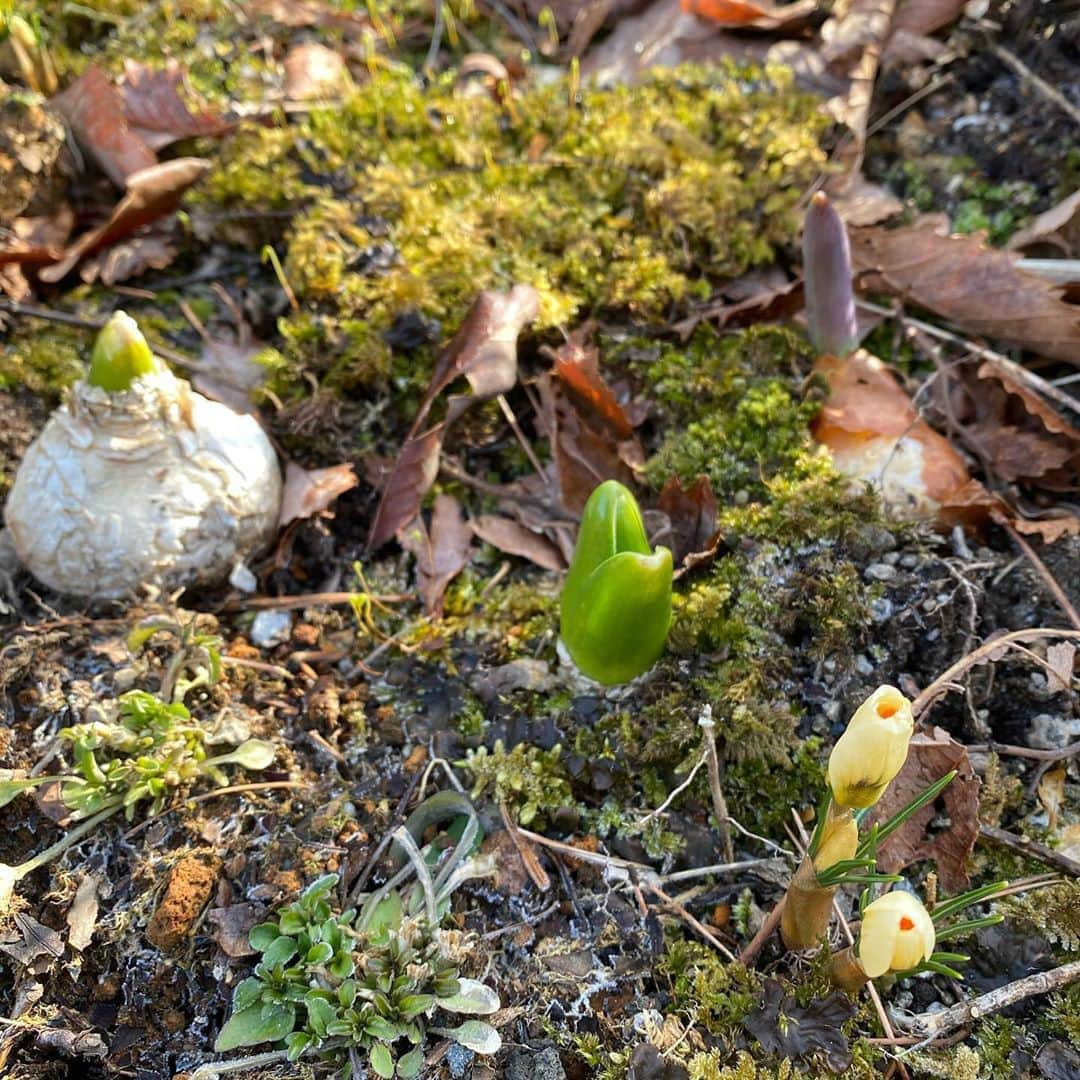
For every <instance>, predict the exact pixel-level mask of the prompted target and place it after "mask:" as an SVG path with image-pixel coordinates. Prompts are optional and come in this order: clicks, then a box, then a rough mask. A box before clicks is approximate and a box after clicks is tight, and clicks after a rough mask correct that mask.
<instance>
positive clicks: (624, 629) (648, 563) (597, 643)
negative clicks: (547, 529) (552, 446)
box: [560, 480, 672, 685]
mask: <svg viewBox="0 0 1080 1080" xmlns="http://www.w3.org/2000/svg"><path fill="white" fill-rule="evenodd" d="M671 575H672V561H671V552H670V551H669V550H668V549H667V548H666V547H657V549H656V550H655V551H650V550H649V541H648V538H647V537H646V535H645V524H644V522H643V521H642V520H641V511H640V509H639V508H638V504H637V500H636V499H635V498H634V496H633V495H632V494H631V493H630V492H629V491H628V490H627V489H626V488H625V487H623V485H622V484H620V483H618V482H617V481H615V480H608V481H605V482H604V483H603V484H601V485H600V486H599V487H598V488H596V490H595V491H594V492H593V493H592V495H590V496H589V501H588V502H587V503H586V504H585V510H584V512H583V513H582V515H581V529H580V530H579V532H578V539H577V547H576V548H575V549H574V557H573V559H572V560H571V563H570V569H569V571H568V573H567V575H566V584H565V585H564V586H563V591H562V600H561V620H560V632H561V634H562V640H563V643H564V644H565V645H566V648H567V650H568V651H569V653H570V656H571V657H572V658H573V661H574V663H575V664H577V666H578V667H579V668H580V669H581V670H582V671H583V672H584V673H585V674H586V675H588V676H589V677H590V678H592V679H596V680H597V682H601V683H604V684H605V685H612V684H614V683H622V682H628V681H629V680H630V679H633V678H635V677H636V676H638V675H640V674H641V673H642V672H644V671H648V669H649V668H650V667H652V665H653V664H654V663H655V662H656V660H657V658H658V657H659V656H660V654H661V652H663V650H664V642H665V641H666V640H667V633H668V626H669V625H670V623H671Z"/></svg>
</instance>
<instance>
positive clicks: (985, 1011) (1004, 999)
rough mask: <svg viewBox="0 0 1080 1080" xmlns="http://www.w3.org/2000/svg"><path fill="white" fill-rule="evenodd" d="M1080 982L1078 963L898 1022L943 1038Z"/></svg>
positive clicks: (1031, 976) (917, 1030)
mask: <svg viewBox="0 0 1080 1080" xmlns="http://www.w3.org/2000/svg"><path fill="white" fill-rule="evenodd" d="M1078 979H1080V960H1074V961H1072V963H1070V964H1063V965H1062V966H1061V967H1058V968H1054V969H1053V970H1052V971H1040V972H1039V973H1038V974H1035V975H1028V976H1027V977H1026V978H1024V979H1017V980H1016V981H1015V982H1011V983H1006V984H1005V985H1004V986H999V987H998V988H997V989H996V990H991V991H990V992H989V993H986V994H981V995H980V996H979V997H977V998H973V999H972V1000H971V1001H962V1002H960V1004H959V1005H952V1006H950V1007H949V1008H947V1009H943V1010H941V1012H935V1013H919V1014H918V1015H917V1016H913V1017H910V1018H908V1019H899V1018H898V1023H900V1024H901V1025H902V1026H903V1027H905V1028H907V1029H908V1030H910V1031H916V1032H919V1033H921V1034H923V1035H930V1036H934V1035H941V1034H943V1033H944V1032H947V1031H952V1030H954V1029H955V1028H958V1027H962V1026H963V1025H964V1024H970V1023H971V1022H972V1021H974V1020H980V1019H982V1018H983V1017H986V1016H993V1015H994V1013H999V1012H1001V1011H1002V1009H1007V1008H1008V1007H1009V1006H1010V1005H1015V1004H1016V1003H1017V1002H1018V1001H1025V1000H1026V999H1027V998H1030V997H1035V996H1036V995H1038V994H1048V993H1050V992H1051V991H1052V990H1060V989H1061V988H1062V987H1065V986H1069V985H1070V984H1071V983H1074V982H1076V981H1077V980H1078Z"/></svg>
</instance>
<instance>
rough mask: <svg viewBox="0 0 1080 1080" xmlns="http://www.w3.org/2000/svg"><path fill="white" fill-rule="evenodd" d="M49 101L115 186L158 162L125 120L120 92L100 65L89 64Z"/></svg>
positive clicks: (82, 146) (85, 150)
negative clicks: (61, 91)
mask: <svg viewBox="0 0 1080 1080" xmlns="http://www.w3.org/2000/svg"><path fill="white" fill-rule="evenodd" d="M52 104H53V106H54V107H55V108H56V109H57V110H58V111H59V112H60V115H61V116H63V118H64V119H65V120H66V121H67V123H68V125H69V127H70V128H71V133H72V134H73V135H74V136H75V141H76V142H77V143H78V144H79V146H80V147H81V148H82V150H83V151H84V153H87V154H89V155H90V157H92V158H93V159H94V161H96V162H97V163H98V165H99V166H100V167H101V169H102V171H103V172H104V173H105V175H106V176H108V177H109V179H110V180H112V182H113V183H114V184H116V186H117V187H120V188H122V187H124V185H125V183H126V182H127V179H128V177H129V176H132V175H133V174H135V173H139V172H142V171H144V170H146V169H149V168H151V167H152V166H154V165H156V164H157V155H156V154H155V153H154V151H153V150H152V149H151V148H150V147H149V146H148V145H147V143H146V141H145V140H144V139H143V138H142V137H141V136H140V135H139V134H138V132H136V131H134V130H133V129H132V127H131V125H130V124H129V123H128V119H127V116H126V114H125V111H124V98H123V95H121V93H120V91H119V90H118V89H117V88H116V87H115V86H113V84H112V82H111V81H110V79H109V77H108V76H107V75H106V74H105V73H104V72H103V71H102V70H101V68H99V67H95V66H91V67H88V68H87V69H86V71H84V72H83V73H82V75H80V76H79V77H78V78H77V79H76V80H75V81H74V82H73V83H72V84H71V85H70V86H69V87H68V88H67V89H66V90H64V91H63V93H60V94H57V95H56V96H55V97H54V98H53V99H52Z"/></svg>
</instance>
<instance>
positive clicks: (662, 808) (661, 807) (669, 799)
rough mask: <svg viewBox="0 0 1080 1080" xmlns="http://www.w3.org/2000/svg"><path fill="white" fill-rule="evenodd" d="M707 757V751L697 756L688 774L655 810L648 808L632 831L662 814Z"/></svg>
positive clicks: (637, 830) (682, 790)
mask: <svg viewBox="0 0 1080 1080" xmlns="http://www.w3.org/2000/svg"><path fill="white" fill-rule="evenodd" d="M708 759H709V753H708V751H706V752H705V753H704V754H702V755H701V757H700V758H698V762H697V764H696V765H695V766H694V767H693V768H692V769H691V770H690V775H689V776H688V777H687V778H686V779H685V780H684V781H683V782H682V783H681V784H680V785H679V786H678V787H677V788H675V790H674V791H673V792H672V793H671V794H670V795H669V796H668V797H667V798H666V799H665V800H664V801H663V802H662V803H661V804H660V805H659V806H658V807H657V808H656V809H655V810H650V811H649V813H647V814H646V815H645V816H644V817H643V818H642V819H641V820H640V821H639V822H638V823H637V824H636V825H635V826H634V828H633V831H634V832H635V833H638V832H641V830H642V829H644V828H645V826H646V825H648V824H649V822H650V821H652V819H653V818H654V817H656V816H657V815H659V814H662V813H663V812H664V811H665V810H666V809H667V808H668V807H669V806H670V805H671V804H672V803H673V802H674V801H675V800H676V799H677V798H678V797H679V796H680V795H681V794H682V793H683V792H684V791H685V790H686V789H687V788H688V787H689V786H690V785H691V784H692V783H693V782H694V777H695V776H697V774H698V771H699V770H700V769H701V766H702V765H704V764H705V762H706V761H708Z"/></svg>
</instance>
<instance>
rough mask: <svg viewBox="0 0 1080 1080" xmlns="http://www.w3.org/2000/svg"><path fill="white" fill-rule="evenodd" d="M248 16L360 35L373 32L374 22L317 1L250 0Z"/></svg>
mask: <svg viewBox="0 0 1080 1080" xmlns="http://www.w3.org/2000/svg"><path fill="white" fill-rule="evenodd" d="M244 9H245V11H246V13H247V14H248V15H249V16H263V17H264V18H267V19H272V20H273V21H274V22H276V23H278V24H279V25H280V26H290V27H301V26H319V27H327V28H331V27H332V28H335V29H341V30H346V31H348V30H351V31H354V32H357V33H358V32H360V31H363V30H368V29H372V27H371V20H370V19H369V18H368V17H367V15H365V14H364V13H362V12H355V11H341V10H340V9H339V8H338V6H337V4H323V3H319V2H318V0H247V3H245V4H244Z"/></svg>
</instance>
